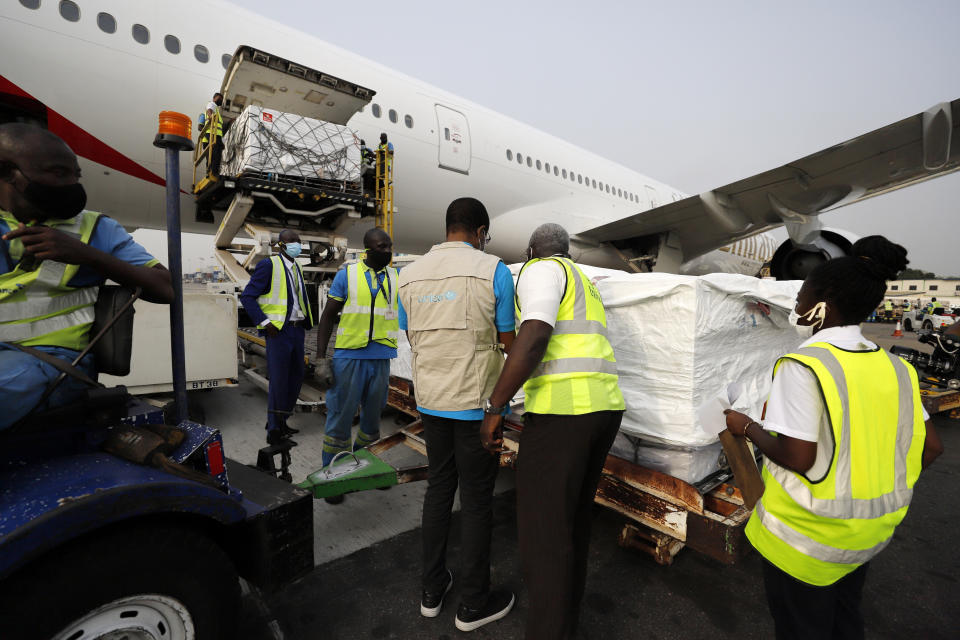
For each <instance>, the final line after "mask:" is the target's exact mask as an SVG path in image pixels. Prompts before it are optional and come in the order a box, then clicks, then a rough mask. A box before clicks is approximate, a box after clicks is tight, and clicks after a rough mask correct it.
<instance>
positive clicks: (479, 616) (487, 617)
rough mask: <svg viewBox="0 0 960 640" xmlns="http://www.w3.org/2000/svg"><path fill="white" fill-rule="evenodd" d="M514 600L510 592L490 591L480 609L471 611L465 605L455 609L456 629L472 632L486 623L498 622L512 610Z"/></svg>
mask: <svg viewBox="0 0 960 640" xmlns="http://www.w3.org/2000/svg"><path fill="white" fill-rule="evenodd" d="M515 601H516V599H515V598H514V596H513V593H512V592H510V591H505V590H504V591H491V592H490V595H489V596H487V604H486V605H484V606H483V607H482V608H480V609H471V608H470V607H468V606H467V605H465V604H462V603H461V604H460V608H459V609H457V620H456V625H457V629H460V631H473V630H474V629H479V628H480V627H482V626H483V625H485V624H487V623H488V622H493V621H494V620H499V619H500V618H503V617H505V616H506V615H507V614H508V613H510V610H511V609H513V603H514V602H515Z"/></svg>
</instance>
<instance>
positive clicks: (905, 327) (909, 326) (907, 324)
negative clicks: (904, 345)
mask: <svg viewBox="0 0 960 640" xmlns="http://www.w3.org/2000/svg"><path fill="white" fill-rule="evenodd" d="M903 330H904V331H913V323H912V322H910V318H904V320H903Z"/></svg>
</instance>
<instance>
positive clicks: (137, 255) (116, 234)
mask: <svg viewBox="0 0 960 640" xmlns="http://www.w3.org/2000/svg"><path fill="white" fill-rule="evenodd" d="M8 231H10V229H9V227H8V225H7V223H6V221H5V220H2V219H0V236H2V235H3V234H5V233H7V232H8ZM2 242H3V244H4V249H3V250H0V274H4V273H9V272H11V271H13V268H14V267H15V266H16V265H15V264H11V259H10V256H9V253H10V252H9V242H6V241H2ZM90 246H91V247H93V248H94V249H99V250H100V251H103V252H104V253H109V254H110V255H112V256H113V257H114V258H118V259H120V260H123V261H124V262H129V263H130V264H132V265H136V266H144V267H152V266H154V265H155V264H158V262H159V261H158V260H157V259H156V258H154V257H153V256H152V255H150V254H149V253H147V250H146V249H144V248H143V247H141V246H140V245H139V244H137V241H136V240H134V239H133V237H132V236H131V235H130V234H129V233H127V230H126V229H124V228H123V227H122V226H120V223H119V222H117V221H116V220H114V219H113V218H110V217H107V216H104V215H101V216H100V219H99V220H98V221H97V226H96V228H94V230H93V235H92V236H90ZM105 281H106V278H105V277H103V276H102V275H101V274H99V273H97V272H96V271H94V270H93V269H91V268H90V267H88V266H86V265H80V269H79V270H78V271H77V275H75V276H74V277H73V278H71V280H70V282H68V283H67V284H68V285H69V286H71V287H96V286H100V285H101V284H103V283H104V282H105Z"/></svg>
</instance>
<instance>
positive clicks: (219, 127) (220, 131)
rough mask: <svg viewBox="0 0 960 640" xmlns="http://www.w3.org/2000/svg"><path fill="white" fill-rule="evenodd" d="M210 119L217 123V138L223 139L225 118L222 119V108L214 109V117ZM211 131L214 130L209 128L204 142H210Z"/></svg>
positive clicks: (204, 136)
mask: <svg viewBox="0 0 960 640" xmlns="http://www.w3.org/2000/svg"><path fill="white" fill-rule="evenodd" d="M204 113H206V111H204ZM210 118H211V120H213V121H214V122H215V123H216V132H217V134H216V137H217V138H222V137H223V118H221V117H220V107H217V108H216V109H214V111H213V115H212V116H210ZM211 129H213V127H208V128H207V131H206V132H205V133H204V134H203V140H202V141H203V142H208V141H209V140H210V131H211Z"/></svg>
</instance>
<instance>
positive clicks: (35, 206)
mask: <svg viewBox="0 0 960 640" xmlns="http://www.w3.org/2000/svg"><path fill="white" fill-rule="evenodd" d="M79 178H80V168H79V166H78V164H77V157H76V155H74V153H73V151H71V150H70V148H69V147H68V146H67V145H66V143H64V142H63V140H61V139H60V138H58V137H57V136H55V135H54V134H52V133H50V132H49V131H47V130H45V129H41V128H39V127H35V126H32V125H26V124H19V123H10V124H5V125H2V126H0V236H2V240H0V396H2V397H3V411H0V430H2V429H6V428H8V427H10V426H11V425H13V424H15V423H16V422H17V421H19V420H20V419H22V418H23V417H24V416H26V415H27V414H28V413H29V412H31V411H32V410H34V409H46V408H50V407H54V406H57V405H61V404H65V403H69V402H73V401H74V400H78V399H79V398H80V395H81V393H82V391H83V390H84V389H85V388H86V385H85V384H84V383H83V382H80V381H78V380H76V379H75V378H73V377H69V378H67V379H66V380H65V381H64V382H63V383H61V384H60V386H58V387H57V389H56V390H55V391H54V392H53V393H52V394H51V395H50V397H49V398H47V399H46V400H45V401H44V400H43V397H44V394H45V392H46V388H47V386H48V385H49V384H50V383H51V382H52V381H53V380H55V379H56V378H57V377H58V376H59V375H60V369H58V368H57V367H56V366H54V365H53V364H50V362H48V361H45V360H43V359H42V358H44V357H48V356H52V357H53V358H56V359H59V360H63V361H65V363H66V364H69V363H71V362H73V361H74V360H75V359H76V357H77V356H78V355H79V353H80V352H81V351H82V350H83V349H84V348H85V347H87V346H88V345H89V343H90V327H91V325H92V323H93V320H94V303H95V302H96V299H97V294H98V292H99V289H100V285H102V284H103V283H104V282H105V281H106V280H107V279H110V280H113V281H114V282H117V283H119V284H122V285H124V286H127V287H130V288H136V287H140V288H141V289H142V294H141V295H142V297H143V298H144V299H146V300H149V301H151V302H157V303H162V304H167V303H169V302H171V301H172V300H173V288H172V287H171V285H170V272H169V271H167V270H166V269H165V268H164V267H163V266H161V265H160V264H159V263H158V262H157V260H156V259H155V258H154V257H153V256H151V255H150V254H149V253H147V251H146V250H145V249H144V248H143V247H141V246H140V245H138V244H137V243H136V242H135V241H134V240H133V238H131V237H130V234H129V233H127V232H126V231H125V230H124V229H123V227H122V226H120V225H119V224H118V223H117V222H116V221H114V220H113V219H111V218H108V217H107V216H103V215H100V214H98V213H95V212H92V211H85V210H84V206H85V205H86V201H87V196H86V193H85V191H84V189H83V186H82V185H81V184H80V182H79ZM24 349H26V350H27V351H26V352H25V351H24ZM95 364H96V363H95V362H94V361H93V357H92V356H91V355H87V356H85V357H84V358H83V359H82V360H80V362H79V363H78V366H77V368H78V369H79V370H80V371H81V372H82V373H83V374H84V375H86V376H88V377H90V378H91V379H92V378H95V377H96V366H95ZM41 403H42V404H43V406H40V405H41Z"/></svg>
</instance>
